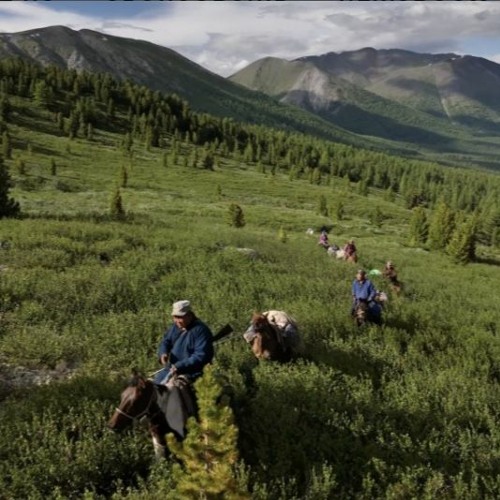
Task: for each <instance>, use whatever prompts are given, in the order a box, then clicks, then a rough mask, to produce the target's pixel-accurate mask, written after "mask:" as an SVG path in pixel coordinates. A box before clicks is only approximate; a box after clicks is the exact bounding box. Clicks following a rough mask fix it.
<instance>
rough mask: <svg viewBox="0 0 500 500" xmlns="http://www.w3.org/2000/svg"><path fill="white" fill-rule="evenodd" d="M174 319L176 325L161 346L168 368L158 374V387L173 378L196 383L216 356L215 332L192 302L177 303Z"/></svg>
mask: <svg viewBox="0 0 500 500" xmlns="http://www.w3.org/2000/svg"><path fill="white" fill-rule="evenodd" d="M172 318H173V322H174V324H173V325H172V326H171V327H170V328H169V329H168V330H167V331H166V332H165V334H164V336H163V339H162V340H161V342H160V345H159V347H158V359H159V362H160V363H161V364H162V365H164V368H163V369H162V370H160V371H159V372H158V373H157V374H156V375H155V378H154V381H155V383H157V384H160V383H165V381H166V380H168V379H169V378H170V377H172V376H173V375H184V376H185V377H187V378H188V379H189V380H190V381H193V380H195V379H197V378H198V377H200V376H201V374H202V372H203V368H204V366H205V365H206V364H208V363H210V362H211V361H212V358H213V356H214V348H213V341H212V332H211V331H210V328H208V326H207V325H205V323H203V322H202V321H201V320H200V319H198V318H197V317H196V315H195V313H194V312H193V310H192V309H191V303H190V302H189V301H188V300H180V301H178V302H175V303H174V304H173V307H172Z"/></svg>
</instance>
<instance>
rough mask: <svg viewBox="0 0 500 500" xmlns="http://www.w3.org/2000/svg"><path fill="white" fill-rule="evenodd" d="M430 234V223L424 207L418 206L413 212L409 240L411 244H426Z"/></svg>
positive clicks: (416, 245)
mask: <svg viewBox="0 0 500 500" xmlns="http://www.w3.org/2000/svg"><path fill="white" fill-rule="evenodd" d="M428 234H429V224H428V222H427V215H426V213H425V209H424V207H416V208H414V209H413V210H412V212H411V218H410V225H409V234H408V242H409V244H410V245H411V246H414V247H418V246H422V245H424V244H425V242H426V241H427V236H428Z"/></svg>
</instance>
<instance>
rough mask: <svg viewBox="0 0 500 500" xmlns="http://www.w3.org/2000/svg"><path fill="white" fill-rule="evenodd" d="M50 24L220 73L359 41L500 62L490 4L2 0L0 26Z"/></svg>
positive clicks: (498, 17) (495, 15)
mask: <svg viewBox="0 0 500 500" xmlns="http://www.w3.org/2000/svg"><path fill="white" fill-rule="evenodd" d="M52 25H64V26H68V27H69V28H72V29H75V30H80V29H92V30H96V31H100V32H102V33H106V34H108V35H114V36H121V37H127V38H134V39H141V40H147V41H150V42H152V43H156V44H158V45H163V46H165V47H169V48H171V49H173V50H175V51H177V52H179V53H180V54H182V55H184V56H185V57H187V58H189V59H191V60H192V61H194V62H197V63H198V64H201V65H202V66H204V67H205V68H207V69H209V70H211V71H213V72H215V73H218V74H220V75H222V76H228V75H230V74H232V73H234V72H235V71H237V70H239V69H241V68H243V67H245V66H246V65H248V64H250V63H251V62H253V61H255V60H257V59H260V58H262V57H268V56H271V57H280V58H284V59H288V60H290V59H295V58H298V57H302V56H306V55H319V54H325V53H327V52H343V51H346V50H356V49H360V48H363V47H374V48H376V49H391V48H399V49H406V50H413V51H416V52H430V53H442V52H455V53H457V54H461V55H463V54H470V55H475V56H481V57H486V58H488V59H491V60H492V61H495V62H499V63H500V2H495V1H483V2H472V1H450V2H437V1H428V0H427V1H418V2H416V1H408V2H406V1H405V2H403V1H393V2H357V1H351V2H337V1H330V2H326V1H320V2H317V1H281V2H256V1H254V2H235V1H222V2H215V1H207V2H194V1H191V2H179V1H174V2H168V1H124V0H121V1H93V0H91V1H34V0H26V1H22V2H19V1H14V2H0V32H2V33H14V32H18V31H25V30H30V29H35V28H41V27H45V26H52Z"/></svg>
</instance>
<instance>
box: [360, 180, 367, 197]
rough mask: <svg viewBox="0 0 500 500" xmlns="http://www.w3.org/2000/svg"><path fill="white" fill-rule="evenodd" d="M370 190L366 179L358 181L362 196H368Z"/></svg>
mask: <svg viewBox="0 0 500 500" xmlns="http://www.w3.org/2000/svg"><path fill="white" fill-rule="evenodd" d="M368 192H369V189H368V183H367V182H366V181H365V180H364V179H362V180H360V181H359V183H358V193H359V194H360V195H361V196H368Z"/></svg>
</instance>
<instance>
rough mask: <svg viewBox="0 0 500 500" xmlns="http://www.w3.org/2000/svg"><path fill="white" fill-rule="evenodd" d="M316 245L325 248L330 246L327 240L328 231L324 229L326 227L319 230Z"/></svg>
mask: <svg viewBox="0 0 500 500" xmlns="http://www.w3.org/2000/svg"><path fill="white" fill-rule="evenodd" d="M318 245H320V246H322V247H323V248H326V249H328V247H329V246H330V243H329V241H328V232H327V231H326V229H324V230H323V231H321V234H320V235H319V240H318Z"/></svg>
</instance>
